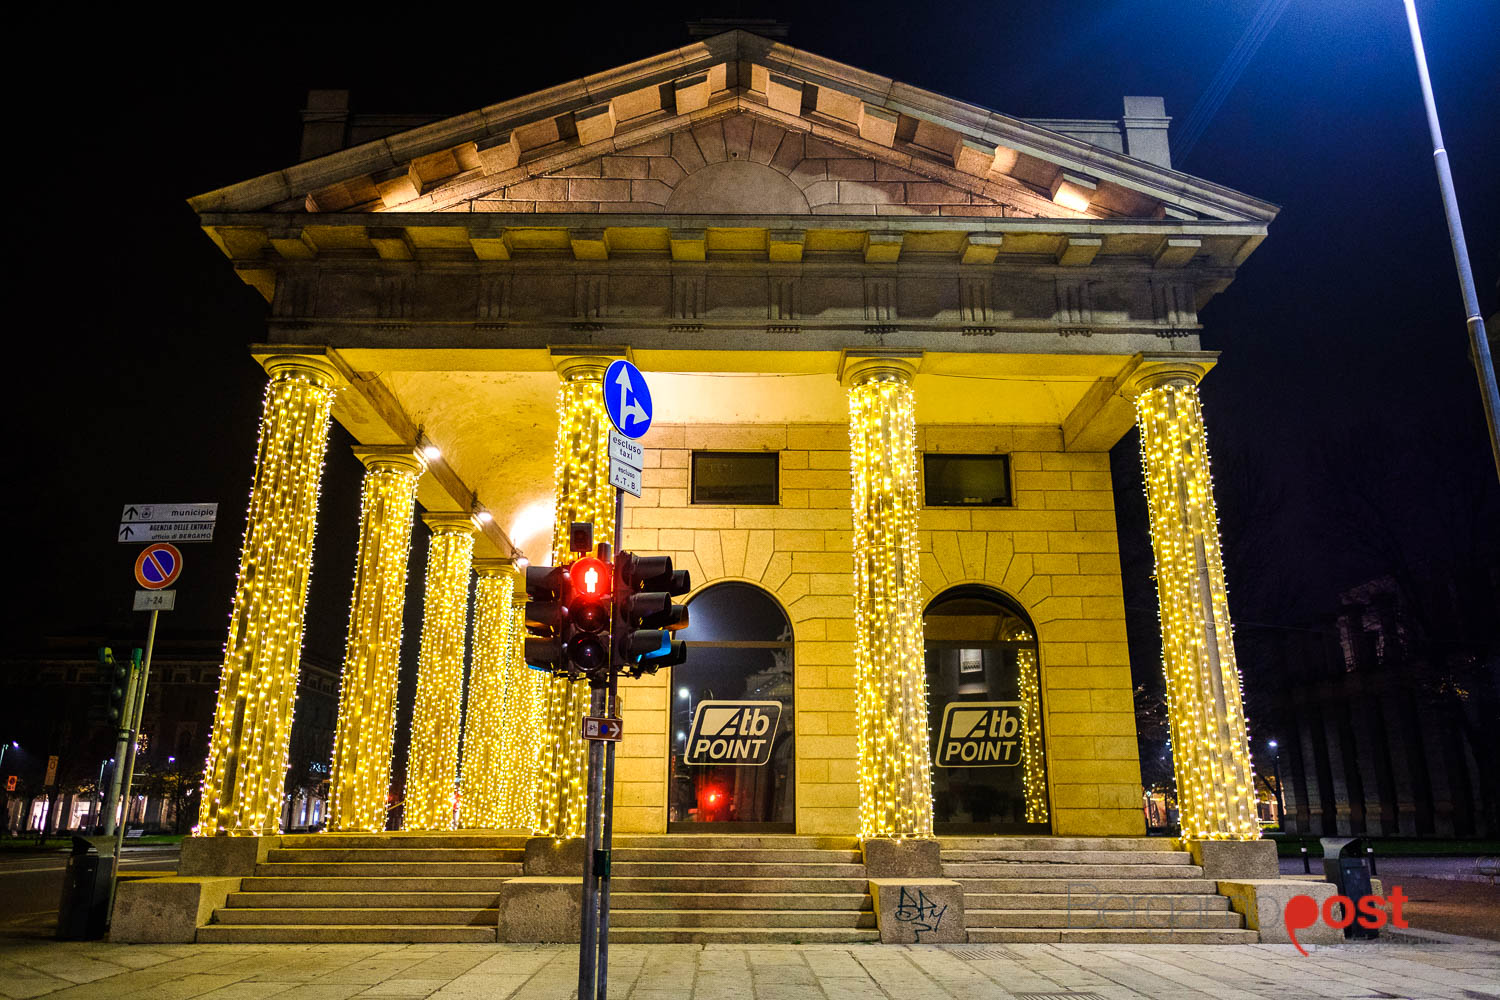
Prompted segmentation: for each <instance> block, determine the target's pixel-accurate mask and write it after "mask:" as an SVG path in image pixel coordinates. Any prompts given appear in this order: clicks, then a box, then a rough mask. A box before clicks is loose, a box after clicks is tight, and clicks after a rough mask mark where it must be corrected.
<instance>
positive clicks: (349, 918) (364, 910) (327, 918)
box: [214, 906, 500, 928]
mask: <svg viewBox="0 0 1500 1000" xmlns="http://www.w3.org/2000/svg"><path fill="white" fill-rule="evenodd" d="M214 920H215V922H217V923H220V924H300V925H304V926H310V927H321V926H325V925H335V926H336V925H340V924H390V925H394V924H433V925H435V924H456V925H458V926H460V927H490V928H493V927H495V925H496V924H498V923H499V921H500V911H499V910H498V909H494V908H486V907H415V906H403V907H394V908H392V907H381V906H370V907H348V908H330V907H294V906H284V907H276V908H271V909H264V908H262V909H252V908H249V907H238V906H226V907H221V908H219V909H217V910H215V911H214Z"/></svg>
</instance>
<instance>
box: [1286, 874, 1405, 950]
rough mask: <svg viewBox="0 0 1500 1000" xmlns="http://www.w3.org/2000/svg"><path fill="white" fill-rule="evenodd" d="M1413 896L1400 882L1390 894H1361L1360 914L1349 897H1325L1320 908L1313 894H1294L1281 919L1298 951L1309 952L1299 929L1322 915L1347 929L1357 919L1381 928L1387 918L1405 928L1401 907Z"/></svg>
mask: <svg viewBox="0 0 1500 1000" xmlns="http://www.w3.org/2000/svg"><path fill="white" fill-rule="evenodd" d="M1410 898H1411V897H1409V896H1407V895H1406V893H1404V892H1402V891H1401V887H1400V886H1399V885H1393V886H1391V891H1390V894H1389V895H1385V896H1376V895H1369V896H1362V897H1360V900H1359V905H1358V909H1359V913H1358V915H1356V914H1355V903H1354V900H1352V899H1350V898H1349V897H1348V896H1329V897H1328V898H1327V899H1325V900H1323V906H1322V908H1321V910H1320V909H1319V907H1318V901H1317V900H1315V899H1313V898H1312V897H1311V896H1293V897H1292V898H1291V899H1289V900H1287V901H1286V909H1284V910H1282V911H1281V920H1282V923H1283V924H1285V925H1286V934H1287V937H1289V938H1291V941H1292V944H1293V945H1295V946H1296V948H1297V950H1298V951H1300V952H1301V953H1302V954H1303V955H1306V954H1307V949H1306V948H1304V947H1302V944H1301V942H1299V941H1298V940H1297V932H1298V931H1301V930H1306V929H1307V928H1309V927H1311V926H1313V925H1314V924H1316V923H1317V922H1318V917H1319V916H1321V917H1322V918H1323V922H1324V923H1325V924H1327V925H1328V926H1329V927H1335V928H1337V929H1339V930H1343V929H1344V928H1345V927H1348V926H1349V925H1350V924H1352V923H1354V922H1355V921H1356V920H1358V921H1359V926H1361V927H1363V928H1365V929H1367V930H1379V929H1380V928H1382V927H1384V926H1385V925H1386V921H1387V919H1389V921H1390V924H1391V926H1392V927H1397V928H1404V927H1406V926H1407V923H1406V918H1405V917H1403V916H1402V915H1401V907H1402V906H1404V905H1406V902H1407V900H1409V899H1410ZM1387 906H1389V907H1390V911H1391V912H1390V914H1389V915H1387V913H1386V907H1387ZM1335 910H1337V913H1335Z"/></svg>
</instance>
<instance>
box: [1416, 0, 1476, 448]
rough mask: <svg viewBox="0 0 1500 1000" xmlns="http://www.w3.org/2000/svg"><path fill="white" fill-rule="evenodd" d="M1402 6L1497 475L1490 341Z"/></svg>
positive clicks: (1428, 87) (1420, 56)
mask: <svg viewBox="0 0 1500 1000" xmlns="http://www.w3.org/2000/svg"><path fill="white" fill-rule="evenodd" d="M1403 2H1404V3H1405V5H1406V23H1407V26H1408V27H1410V28H1411V48H1412V53H1413V54H1414V55H1415V56H1416V60H1417V77H1418V79H1419V80H1420V81H1421V83H1422V102H1423V104H1424V105H1425V106H1426V109H1427V128H1428V131H1430V132H1431V133H1432V161H1433V166H1435V167H1436V168H1437V175H1438V189H1439V190H1440V191H1441V192H1442V195H1443V214H1444V215H1445V216H1446V217H1447V220H1448V238H1449V239H1450V240H1451V242H1452V243H1453V261H1454V263H1455V264H1456V265H1457V266H1458V286H1459V290H1460V291H1461V292H1462V293H1463V299H1464V314H1465V315H1466V316H1467V317H1468V319H1467V323H1468V327H1469V352H1470V356H1471V357H1472V359H1473V361H1474V368H1475V370H1476V373H1477V374H1478V376H1479V393H1480V398H1481V399H1482V400H1483V402H1484V419H1485V422H1486V423H1487V424H1488V425H1489V431H1490V452H1491V455H1492V457H1493V458H1494V460H1495V474H1496V475H1497V476H1500V426H1497V424H1496V420H1497V418H1500V389H1497V388H1496V386H1495V364H1494V361H1493V360H1491V358H1490V344H1489V339H1488V337H1487V335H1486V334H1485V330H1484V317H1482V316H1480V315H1479V296H1478V295H1477V294H1476V293H1475V291H1474V272H1473V271H1472V270H1471V269H1470V267H1469V246H1468V243H1467V242H1466V241H1465V240H1464V224H1463V221H1462V220H1461V219H1460V218H1459V215H1458V195H1457V194H1456V193H1455V192H1454V190H1453V172H1452V171H1451V170H1449V169H1448V150H1447V149H1446V148H1445V147H1444V146H1443V130H1442V128H1441V127H1440V126H1439V125H1438V113H1437V101H1436V100H1435V99H1434V98H1433V96H1432V79H1431V77H1429V76H1428V75H1427V50H1426V49H1425V48H1424V47H1423V46H1422V29H1421V28H1420V27H1419V26H1418V24H1417V8H1416V4H1415V3H1413V0H1403Z"/></svg>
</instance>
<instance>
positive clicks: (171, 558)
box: [135, 542, 182, 590]
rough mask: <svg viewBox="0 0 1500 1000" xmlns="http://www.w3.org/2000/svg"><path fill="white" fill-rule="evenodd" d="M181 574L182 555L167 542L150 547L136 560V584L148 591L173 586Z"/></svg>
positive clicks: (175, 547)
mask: <svg viewBox="0 0 1500 1000" xmlns="http://www.w3.org/2000/svg"><path fill="white" fill-rule="evenodd" d="M181 572H182V553H181V552H179V551H178V550H177V546H175V545H171V544H169V543H167V542H155V543H153V544H151V545H148V546H146V547H145V548H144V549H142V550H141V554H140V555H138V556H136V558H135V582H136V583H138V584H140V585H141V586H142V587H145V588H146V589H147V590H162V589H164V588H166V587H170V586H172V584H174V583H176V582H177V577H178V574H180V573H181Z"/></svg>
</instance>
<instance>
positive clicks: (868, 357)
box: [839, 350, 922, 386]
mask: <svg viewBox="0 0 1500 1000" xmlns="http://www.w3.org/2000/svg"><path fill="white" fill-rule="evenodd" d="M921 367H922V352H921V351H855V350H846V351H844V353H843V354H842V355H841V356H840V357H839V384H840V385H844V386H856V385H863V384H864V383H866V382H869V381H872V380H874V379H881V378H883V379H891V380H895V381H900V382H905V383H907V384H908V385H910V384H911V382H912V380H913V379H915V378H916V375H917V370H918V369H920V368H921Z"/></svg>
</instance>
